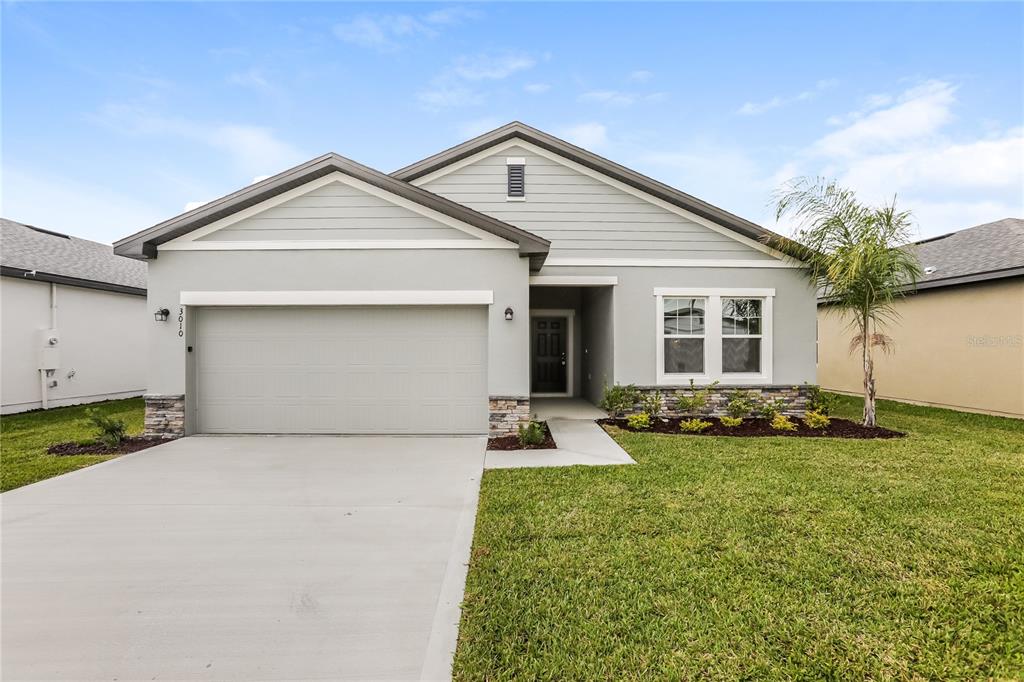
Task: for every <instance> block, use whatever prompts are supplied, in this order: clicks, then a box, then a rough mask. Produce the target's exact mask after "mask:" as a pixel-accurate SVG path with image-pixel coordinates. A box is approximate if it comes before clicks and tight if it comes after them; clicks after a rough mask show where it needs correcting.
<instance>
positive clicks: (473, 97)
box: [416, 83, 484, 111]
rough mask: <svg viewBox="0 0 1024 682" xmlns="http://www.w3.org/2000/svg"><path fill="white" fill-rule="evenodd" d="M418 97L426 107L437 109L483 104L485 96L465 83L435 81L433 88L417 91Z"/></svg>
mask: <svg viewBox="0 0 1024 682" xmlns="http://www.w3.org/2000/svg"><path fill="white" fill-rule="evenodd" d="M416 99H417V101H419V103H420V104H421V105H422V106H423V107H424V108H426V109H430V110H432V111H437V110H440V109H452V108H456V107H464V106H470V105H474V104H482V103H483V101H484V96H483V95H482V94H480V93H479V92H476V91H474V90H472V89H470V88H468V87H466V86H465V85H460V84H448V83H435V84H434V85H433V86H432V87H431V88H429V89H427V90H421V91H420V92H418V93H416Z"/></svg>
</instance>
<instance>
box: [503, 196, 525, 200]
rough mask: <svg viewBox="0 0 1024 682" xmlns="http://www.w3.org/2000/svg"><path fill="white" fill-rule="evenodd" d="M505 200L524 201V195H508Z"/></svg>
mask: <svg viewBox="0 0 1024 682" xmlns="http://www.w3.org/2000/svg"><path fill="white" fill-rule="evenodd" d="M505 201H526V197H510V196H506V197H505Z"/></svg>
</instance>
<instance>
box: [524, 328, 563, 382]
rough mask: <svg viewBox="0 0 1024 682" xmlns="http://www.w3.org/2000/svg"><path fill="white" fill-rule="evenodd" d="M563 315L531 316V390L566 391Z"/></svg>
mask: <svg viewBox="0 0 1024 682" xmlns="http://www.w3.org/2000/svg"><path fill="white" fill-rule="evenodd" d="M567 324H568V320H567V319H566V318H564V317H534V318H532V319H531V320H530V337H531V339H532V341H531V343H532V346H533V349H532V354H533V373H532V376H533V380H532V385H531V387H530V392H531V393H565V392H566V366H567V365H566V363H567V362H568V356H567V355H566V353H567V352H568V349H567V348H566V338H567V337H566V326H567Z"/></svg>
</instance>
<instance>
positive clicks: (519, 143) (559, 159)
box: [412, 137, 787, 259]
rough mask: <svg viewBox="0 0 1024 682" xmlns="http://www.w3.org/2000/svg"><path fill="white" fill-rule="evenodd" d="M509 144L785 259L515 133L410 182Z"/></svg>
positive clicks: (416, 182)
mask: <svg viewBox="0 0 1024 682" xmlns="http://www.w3.org/2000/svg"><path fill="white" fill-rule="evenodd" d="M510 147H523V148H524V149H528V150H530V151H531V152H533V153H534V154H537V155H538V156H543V157H544V158H546V159H549V160H551V161H554V162H555V163H560V164H562V165H563V166H566V167H567V168H571V169H573V170H575V171H576V172H578V173H582V174H584V175H587V176H589V177H591V178H594V179H595V180H599V181H601V182H603V183H605V184H606V185H611V186H612V187H614V188H616V189H618V190H620V191H623V192H626V193H627V194H632V195H633V196H635V197H638V198H640V199H643V200H645V201H648V202H650V203H652V204H654V205H655V206H659V207H661V208H663V209H665V210H666V211H669V212H671V213H675V214H676V215H679V216H682V217H684V218H686V219H687V220H690V221H692V222H695V223H697V224H698V225H703V226H704V227H706V228H708V229H709V230H712V231H714V232H718V233H719V234H722V235H725V236H726V237H729V238H731V239H735V240H736V241H738V242H740V243H742V244H745V245H747V246H749V247H750V248H752V249H755V250H757V251H760V252H761V253H766V254H768V255H770V256H772V257H774V258H778V259H785V258H787V256H785V255H784V254H783V253H781V252H780V251H776V250H775V249H773V248H771V247H770V246H768V245H766V244H764V243H762V242H759V241H757V240H756V239H751V238H750V237H746V236H744V235H742V234H740V233H738V232H736V231H734V230H730V229H729V228H727V227H723V226H721V225H719V224H718V223H715V222H712V221H710V220H708V219H707V218H704V217H703V216H699V215H697V214H696V213H692V212H690V211H687V210H686V209H684V208H680V207H679V206H676V205H675V204H671V203H669V202H667V201H664V200H662V199H659V198H658V197H656V196H653V195H651V194H648V193H647V192H644V191H642V190H639V189H637V188H635V187H632V186H630V185H627V184H626V183H624V182H620V181H618V180H616V179H614V178H611V177H609V176H607V175H605V174H604V173H601V172H599V171H595V170H593V169H591V168H588V167H586V166H584V165H582V164H579V163H576V162H575V161H572V160H571V159H567V158H565V157H564V156H562V155H561V154H556V153H554V152H550V151H548V150H547V149H543V148H541V147H538V146H536V145H534V144H533V143H531V142H527V141H526V140H522V139H519V138H517V137H513V138H512V139H510V140H506V141H505V142H502V143H500V144H496V145H494V146H493V147H488V148H487V149H484V150H482V151H479V152H477V153H476V154H473V155H471V156H468V157H466V158H465V159H462V160H460V161H456V162H455V163H451V164H449V165H447V166H444V167H443V168H438V169H437V170H436V171H434V172H433V173H428V174H427V175H424V176H422V177H420V178H416V179H415V180H413V181H412V184H414V185H416V186H417V187H419V186H421V185H422V184H424V183H426V182H430V181H432V180H435V179H437V178H440V177H443V176H445V175H447V174H449V173H452V172H454V171H456V170H458V169H460V168H464V167H466V166H468V165H470V164H472V163H475V162H477V161H479V160H480V159H484V158H487V157H489V156H493V155H495V154H497V153H499V152H502V151H504V150H506V149H509V148H510Z"/></svg>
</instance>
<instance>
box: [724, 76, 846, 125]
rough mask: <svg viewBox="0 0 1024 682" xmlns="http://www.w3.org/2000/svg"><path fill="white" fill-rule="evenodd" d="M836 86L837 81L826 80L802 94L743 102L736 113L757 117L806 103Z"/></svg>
mask: <svg viewBox="0 0 1024 682" xmlns="http://www.w3.org/2000/svg"><path fill="white" fill-rule="evenodd" d="M837 85H839V81H838V80H836V79H835V78H827V79H824V80H820V81H818V82H817V83H815V84H814V88H813V89H811V90H804V91H803V92H800V93H797V94H796V95H793V96H791V97H783V96H782V95H776V96H775V97H772V98H771V99H768V100H765V101H762V102H745V103H744V104H743V106H741V107H740V108H739V109H738V110H737V112H736V113H738V114H742V115H743V116H757V115H759V114H763V113H765V112H766V111H771V110H772V109H778V108H780V107H785V106H789V105H790V104H796V103H797V102H806V101H807V100H811V99H814V98H815V97H817V96H818V94H819V93H821V92H823V91H825V90H830V89H831V88H834V87H836V86H837Z"/></svg>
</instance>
